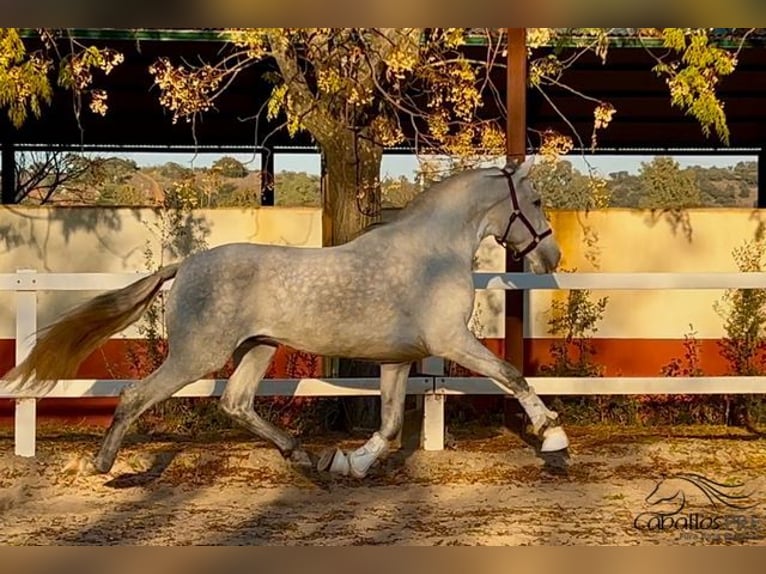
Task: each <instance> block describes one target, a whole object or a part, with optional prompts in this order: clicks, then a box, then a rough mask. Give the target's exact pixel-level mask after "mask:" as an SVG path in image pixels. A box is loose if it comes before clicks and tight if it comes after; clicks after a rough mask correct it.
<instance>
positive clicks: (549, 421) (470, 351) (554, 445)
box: [439, 330, 569, 452]
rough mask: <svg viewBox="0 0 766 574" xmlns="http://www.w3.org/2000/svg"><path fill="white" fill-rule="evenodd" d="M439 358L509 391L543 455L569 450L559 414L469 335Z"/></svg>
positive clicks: (457, 339) (451, 344) (451, 342)
mask: <svg viewBox="0 0 766 574" xmlns="http://www.w3.org/2000/svg"><path fill="white" fill-rule="evenodd" d="M439 354H440V355H441V356H443V357H444V358H445V359H449V360H452V361H454V362H456V363H458V364H459V365H461V366H463V367H465V368H467V369H469V370H471V371H474V372H476V373H480V374H482V375H484V376H485V377H488V378H490V379H492V380H494V381H496V382H498V383H499V384H501V385H503V386H504V387H505V388H507V389H508V390H510V391H511V392H512V393H513V395H514V396H515V397H516V399H517V400H518V401H519V403H520V404H521V406H522V407H523V408H524V411H526V413H527V415H528V416H529V419H530V420H531V422H532V429H533V431H534V433H535V434H536V435H537V436H538V437H539V438H540V440H541V441H542V446H541V448H540V450H541V451H542V452H555V451H560V450H564V449H566V448H567V447H568V446H569V439H568V438H567V435H566V433H565V432H564V429H563V428H562V427H561V424H560V422H559V418H558V414H556V413H555V412H554V411H552V410H550V409H548V408H547V407H546V406H545V405H544V404H543V401H542V400H541V399H540V397H538V396H537V394H536V393H535V391H534V389H533V388H532V387H530V386H529V384H528V383H527V381H526V379H525V378H524V377H523V376H522V374H521V373H520V372H519V370H518V369H517V368H516V367H514V366H513V365H511V364H510V363H508V362H507V361H504V360H502V359H500V358H499V357H497V356H496V355H494V354H493V353H492V351H490V350H489V349H487V348H486V347H485V346H484V345H482V344H481V342H480V341H479V340H478V339H476V337H474V336H473V334H471V332H470V331H468V330H466V331H465V332H463V333H462V334H461V335H459V336H456V337H451V338H450V339H449V341H448V342H445V344H444V346H443V349H440V352H439Z"/></svg>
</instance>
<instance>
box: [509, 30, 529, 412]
mask: <svg viewBox="0 0 766 574" xmlns="http://www.w3.org/2000/svg"><path fill="white" fill-rule="evenodd" d="M526 33H527V32H526V28H508V30H507V34H508V56H507V68H506V70H507V72H506V73H507V76H506V109H507V110H508V115H507V125H506V155H507V157H508V159H509V160H511V159H512V160H516V161H524V159H525V158H526V151H527V38H526ZM505 268H506V271H507V272H508V273H514V272H521V271H524V263H523V261H515V260H514V259H513V257H512V256H511V252H510V251H508V252H507V253H506V260H505ZM524 300H525V293H524V291H521V290H507V291H506V292H505V358H506V360H508V361H510V362H511V363H513V365H514V366H516V367H517V368H518V369H519V370H520V371H521V372H522V373H523V372H524ZM517 406H518V405H517V402H516V400H515V399H510V398H509V399H506V401H505V405H504V412H505V414H506V416H505V419H506V423H508V422H509V416H508V415H509V414H510V413H511V412H512V411H514V410H515V409H516V408H517Z"/></svg>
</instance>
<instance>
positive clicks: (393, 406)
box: [317, 363, 411, 478]
mask: <svg viewBox="0 0 766 574" xmlns="http://www.w3.org/2000/svg"><path fill="white" fill-rule="evenodd" d="M410 366H411V363H397V364H394V365H381V366H380V415H381V416H380V428H379V429H378V430H377V431H376V432H375V433H374V434H373V435H372V437H370V440H368V441H367V442H366V443H365V444H364V445H363V446H361V447H359V448H358V449H356V450H355V451H352V452H350V453H348V454H346V453H344V452H343V451H342V450H340V449H339V448H336V449H331V450H329V451H326V452H325V453H324V454H323V455H322V457H321V458H320V460H319V463H318V465H317V468H318V469H319V470H320V471H324V470H329V471H330V472H333V473H336V474H341V475H344V476H346V475H351V476H354V477H356V478H363V477H364V476H366V475H367V471H369V470H370V467H371V466H372V465H373V463H375V461H377V460H379V459H380V458H381V457H382V456H385V455H386V454H387V452H388V446H389V442H390V441H392V440H394V439H395V438H396V435H397V434H398V433H399V430H400V429H401V428H402V422H403V420H404V402H405V399H406V396H407V379H408V377H409V374H410Z"/></svg>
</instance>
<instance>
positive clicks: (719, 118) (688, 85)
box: [654, 28, 737, 145]
mask: <svg viewBox="0 0 766 574" xmlns="http://www.w3.org/2000/svg"><path fill="white" fill-rule="evenodd" d="M662 33H663V39H664V43H665V46H666V47H668V48H670V49H671V50H672V51H674V52H676V53H677V54H678V56H679V59H677V60H672V61H670V62H668V61H665V60H661V61H659V62H658V63H657V65H656V66H655V67H654V71H655V72H656V73H657V75H659V76H662V77H664V78H665V81H666V82H667V84H668V88H669V90H670V99H671V102H672V104H673V105H674V106H676V107H679V108H681V109H683V110H684V111H685V112H686V113H687V114H688V115H691V116H693V117H694V118H695V119H697V120H698V121H699V123H700V125H701V127H702V131H703V133H704V134H705V135H706V136H709V135H710V131H711V128H712V129H715V131H716V134H717V135H718V137H719V138H720V139H721V141H723V142H724V143H725V144H727V145H728V144H729V128H728V125H727V123H726V114H725V112H724V106H723V102H721V100H720V99H719V97H718V94H717V92H716V89H717V87H718V84H719V83H720V81H721V79H722V78H724V77H726V76H728V75H730V74H731V73H732V72H733V71H734V69H735V68H736V65H737V58H736V55H735V54H733V53H731V52H729V51H727V50H724V49H722V48H720V47H718V46H716V45H714V44H713V43H712V42H711V41H710V38H709V37H708V32H707V29H706V28H663V29H662Z"/></svg>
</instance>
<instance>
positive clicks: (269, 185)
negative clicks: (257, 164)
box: [261, 147, 274, 205]
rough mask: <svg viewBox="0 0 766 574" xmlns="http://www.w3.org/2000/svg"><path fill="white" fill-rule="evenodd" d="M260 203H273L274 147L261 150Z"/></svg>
mask: <svg viewBox="0 0 766 574" xmlns="http://www.w3.org/2000/svg"><path fill="white" fill-rule="evenodd" d="M261 205H274V148H272V147H267V148H264V149H263V150H262V151H261Z"/></svg>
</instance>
